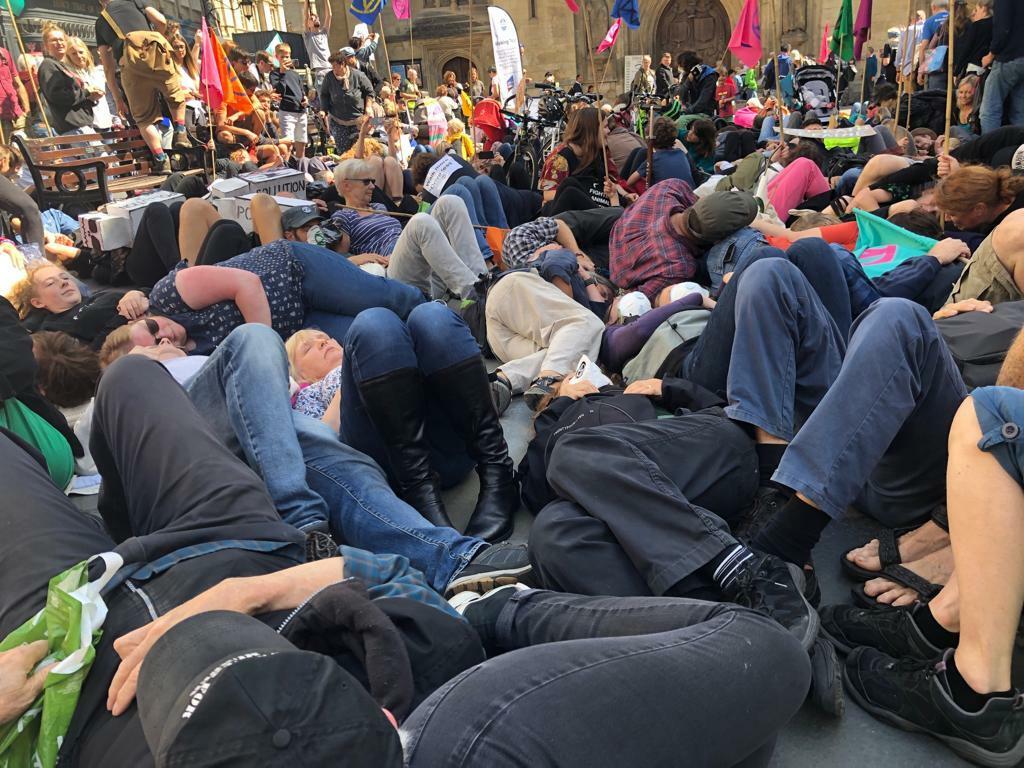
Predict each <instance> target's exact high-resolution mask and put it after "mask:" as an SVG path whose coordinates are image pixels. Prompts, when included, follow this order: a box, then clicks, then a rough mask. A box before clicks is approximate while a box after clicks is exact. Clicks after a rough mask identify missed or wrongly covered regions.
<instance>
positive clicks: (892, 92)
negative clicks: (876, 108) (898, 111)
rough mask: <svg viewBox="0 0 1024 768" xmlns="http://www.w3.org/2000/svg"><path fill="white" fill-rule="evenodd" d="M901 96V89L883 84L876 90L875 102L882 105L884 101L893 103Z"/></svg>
mask: <svg viewBox="0 0 1024 768" xmlns="http://www.w3.org/2000/svg"><path fill="white" fill-rule="evenodd" d="M898 95H899V89H898V88H897V87H896V86H895V85H893V84H892V83H882V84H881V85H879V86H878V87H877V88H875V93H874V102H875V104H881V103H882V102H883V101H891V100H892V99H895V98H896V97H897V96H898Z"/></svg>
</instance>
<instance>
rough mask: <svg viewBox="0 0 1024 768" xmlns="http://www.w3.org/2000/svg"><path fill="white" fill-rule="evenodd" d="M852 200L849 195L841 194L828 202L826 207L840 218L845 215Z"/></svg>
mask: <svg viewBox="0 0 1024 768" xmlns="http://www.w3.org/2000/svg"><path fill="white" fill-rule="evenodd" d="M852 202H853V198H852V197H851V196H850V195H843V196H842V197H837V198H836V199H835V200H833V201H832V202H831V203H829V204H828V207H829V208H831V209H832V212H833V213H834V214H835V215H836V216H837V217H838V218H842V217H843V216H844V215H846V212H847V211H849V210H850V204H851V203H852Z"/></svg>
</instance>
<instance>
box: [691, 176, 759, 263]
mask: <svg viewBox="0 0 1024 768" xmlns="http://www.w3.org/2000/svg"><path fill="white" fill-rule="evenodd" d="M755 216H757V199H756V198H755V197H754V196H753V195H751V194H750V193H749V192H740V191H738V190H730V191H728V192H712V193H711V194H710V195H708V196H707V197H702V198H700V199H699V200H698V201H697V202H696V203H694V204H693V206H692V207H691V208H689V209H688V210H686V211H682V212H679V213H674V214H672V217H671V220H672V226H673V227H674V228H675V230H676V232H678V233H679V234H680V235H682V236H683V237H685V238H687V239H688V240H690V241H692V242H693V243H694V245H696V246H698V247H700V248H703V249H707V248H710V247H711V246H712V245H714V244H715V243H717V242H719V241H720V240H724V239H725V238H726V237H728V236H729V235H731V234H733V233H734V232H736V231H737V230H739V229H742V228H743V227H746V226H749V224H750V222H752V221H753V220H754V217H755Z"/></svg>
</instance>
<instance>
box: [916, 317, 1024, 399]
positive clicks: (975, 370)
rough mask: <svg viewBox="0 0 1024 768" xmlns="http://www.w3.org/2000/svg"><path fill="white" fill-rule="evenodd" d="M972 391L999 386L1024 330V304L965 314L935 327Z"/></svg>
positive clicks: (937, 323)
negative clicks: (1010, 353)
mask: <svg viewBox="0 0 1024 768" xmlns="http://www.w3.org/2000/svg"><path fill="white" fill-rule="evenodd" d="M935 324H936V325H937V326H938V328H939V331H940V332H941V333H942V337H943V338H944V339H945V340H946V346H947V347H949V352H950V354H952V355H953V360H954V361H955V362H956V366H957V368H959V369H960V373H961V375H962V376H963V377H964V383H965V384H967V386H968V387H970V388H972V389H973V388H975V387H987V386H991V385H993V384H995V383H996V377H997V376H998V375H999V369H1000V368H1001V367H1002V365H1003V361H1004V360H1005V359H1006V353H1007V352H1008V351H1009V349H1010V345H1011V344H1013V340H1014V339H1015V338H1017V334H1019V333H1020V331H1021V328H1024V301H1007V302H1004V303H1002V304H997V305H996V307H995V309H994V310H993V311H992V312H964V313H962V314H959V315H955V316H954V317H948V318H946V319H945V320H938V321H936V323H935Z"/></svg>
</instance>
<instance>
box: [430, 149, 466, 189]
mask: <svg viewBox="0 0 1024 768" xmlns="http://www.w3.org/2000/svg"><path fill="white" fill-rule="evenodd" d="M461 170H462V164H461V163H459V161H458V160H456V159H455V158H454V157H452V156H451V155H445V156H444V157H442V158H441V159H440V160H438V161H437V162H436V163H434V164H433V165H432V166H430V170H429V171H427V178H426V179H424V180H423V188H424V189H425V190H427V192H429V193H430V194H432V195H433V196H434V197H440V196H441V193H442V192H444V185H445V184H447V183H448V179H450V178H451V175H452V174H453V173H455V172H456V171H461Z"/></svg>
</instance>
